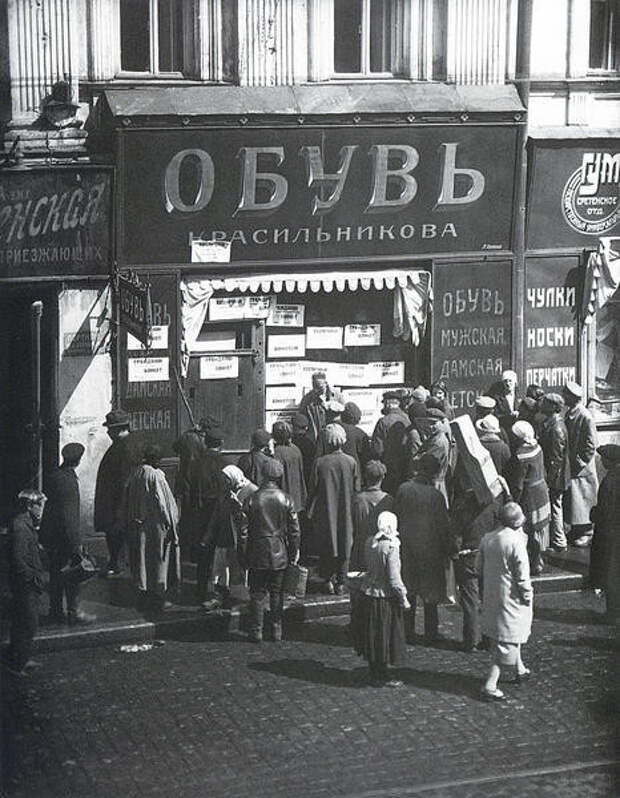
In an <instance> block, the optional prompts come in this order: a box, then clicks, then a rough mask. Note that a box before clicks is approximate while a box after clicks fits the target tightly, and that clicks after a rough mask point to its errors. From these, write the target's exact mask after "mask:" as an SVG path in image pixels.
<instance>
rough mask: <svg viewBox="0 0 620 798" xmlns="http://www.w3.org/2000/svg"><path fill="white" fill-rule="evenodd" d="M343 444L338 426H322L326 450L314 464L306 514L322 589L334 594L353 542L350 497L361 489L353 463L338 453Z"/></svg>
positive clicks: (341, 588)
mask: <svg viewBox="0 0 620 798" xmlns="http://www.w3.org/2000/svg"><path fill="white" fill-rule="evenodd" d="M345 441H346V433H345V431H344V430H343V428H342V427H341V426H340V425H339V424H328V425H327V427H325V442H326V445H327V447H328V448H329V450H330V451H329V454H325V455H323V456H322V457H319V458H317V459H316V460H315V461H314V465H313V467H312V475H311V477H310V505H309V506H310V510H309V513H308V514H309V516H310V518H311V519H312V528H313V537H314V538H315V544H316V546H317V547H318V549H319V552H320V564H319V568H320V571H321V575H322V577H323V578H324V579H325V589H326V591H327V592H328V593H334V592H336V593H337V594H338V595H341V594H342V593H343V592H344V580H345V577H346V574H347V570H348V560H349V554H350V552H351V544H352V542H353V494H354V493H356V492H357V491H359V489H360V487H361V483H360V473H359V470H358V467H357V463H356V462H355V460H354V459H353V458H352V457H350V456H349V455H348V454H345V453H344V452H343V451H342V447H343V445H344V443H345ZM334 582H335V584H334Z"/></svg>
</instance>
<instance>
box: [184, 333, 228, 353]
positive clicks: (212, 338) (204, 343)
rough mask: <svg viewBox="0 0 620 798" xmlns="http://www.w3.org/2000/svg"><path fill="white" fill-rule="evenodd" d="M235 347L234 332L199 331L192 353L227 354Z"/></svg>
mask: <svg viewBox="0 0 620 798" xmlns="http://www.w3.org/2000/svg"><path fill="white" fill-rule="evenodd" d="M236 345H237V334H236V333H235V331H234V330H209V331H208V332H207V331H206V330H201V331H200V333H199V334H198V338H197V339H196V342H195V343H194V346H193V347H192V352H229V351H233V350H234V349H235V347H236Z"/></svg>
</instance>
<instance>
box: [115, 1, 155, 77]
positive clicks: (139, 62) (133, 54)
mask: <svg viewBox="0 0 620 798" xmlns="http://www.w3.org/2000/svg"><path fill="white" fill-rule="evenodd" d="M120 16H121V69H123V70H124V71H126V72H149V71H150V68H151V65H150V56H149V52H150V46H149V38H150V32H149V0H120Z"/></svg>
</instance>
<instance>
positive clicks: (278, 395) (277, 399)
mask: <svg viewBox="0 0 620 798" xmlns="http://www.w3.org/2000/svg"><path fill="white" fill-rule="evenodd" d="M300 401H301V387H300V386H297V385H275V386H268V387H267V388H265V404H266V406H267V408H268V409H269V410H284V409H285V408H296V407H297V405H298V404H299V403H300Z"/></svg>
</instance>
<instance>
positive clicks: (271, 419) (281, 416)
mask: <svg viewBox="0 0 620 798" xmlns="http://www.w3.org/2000/svg"><path fill="white" fill-rule="evenodd" d="M296 412H297V411H296V410H295V409H293V410H267V412H266V413H265V429H266V430H267V432H271V430H272V428H273V425H274V424H275V423H276V421H288V423H289V424H290V423H291V419H292V418H293V416H294V415H295V413H296Z"/></svg>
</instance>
